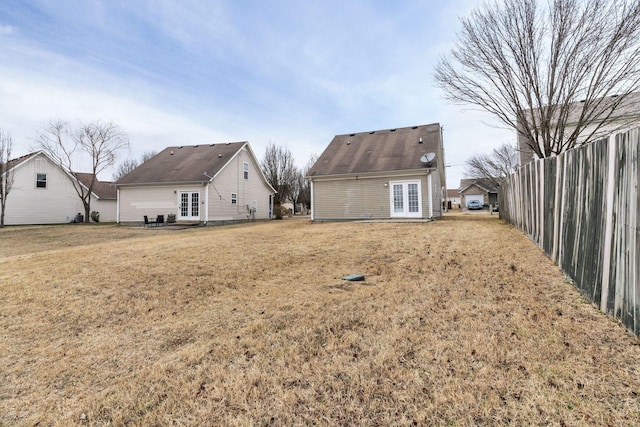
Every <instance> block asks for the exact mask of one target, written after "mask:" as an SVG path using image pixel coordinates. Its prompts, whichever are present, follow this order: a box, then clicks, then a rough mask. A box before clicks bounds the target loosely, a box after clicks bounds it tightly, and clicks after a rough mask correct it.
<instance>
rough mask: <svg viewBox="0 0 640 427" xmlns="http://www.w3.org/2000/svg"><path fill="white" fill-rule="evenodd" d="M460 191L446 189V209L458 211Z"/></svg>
mask: <svg viewBox="0 0 640 427" xmlns="http://www.w3.org/2000/svg"><path fill="white" fill-rule="evenodd" d="M460 206H461V204H460V190H457V189H455V188H453V189H452V188H449V189H447V209H460Z"/></svg>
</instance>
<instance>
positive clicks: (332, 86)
mask: <svg viewBox="0 0 640 427" xmlns="http://www.w3.org/2000/svg"><path fill="white" fill-rule="evenodd" d="M477 3H478V2H477V1H474V0H442V1H429V0H414V1H402V0H398V1H393V2H390V1H385V0H380V1H348V2H345V1H342V0H341V1H332V0H323V1H317V2H316V1H303V0H297V1H293V0H292V1H282V0H272V1H269V0H264V1H257V0H256V1H249V0H246V1H242V0H235V1H232V0H229V1H223V0H217V1H204V0H201V1H189V0H180V1H174V0H165V1H163V0H154V1H151V0H148V1H147V0H132V1H100V0H78V1H70V0H55V1H51V0H40V1H38V0H3V1H2V2H1V3H0V129H2V130H3V131H5V132H9V133H10V134H11V135H12V137H13V140H14V154H15V155H16V156H17V155H22V154H26V153H28V152H30V151H33V150H34V149H36V148H37V147H36V145H35V144H34V142H33V140H34V138H35V137H36V135H37V134H38V132H39V131H40V130H41V129H42V128H43V127H44V126H45V125H46V124H47V123H48V122H49V121H51V120H58V119H60V120H65V121H68V122H70V123H72V124H79V123H80V122H88V121H95V120H102V121H106V122H108V121H112V122H114V123H116V124H118V125H119V126H120V127H121V128H122V129H123V130H124V131H125V132H127V134H128V135H129V138H130V142H131V148H130V149H129V151H128V152H123V153H121V156H120V158H119V159H118V162H120V161H122V160H125V159H126V158H136V159H139V158H140V157H141V156H142V154H143V153H145V152H149V151H160V150H162V149H163V148H165V147H167V146H170V145H195V144H205V143H209V144H210V143H221V142H233V141H249V142H250V144H251V146H252V147H253V149H254V151H255V153H256V155H257V156H258V157H259V158H261V157H262V155H263V153H264V150H265V148H266V146H267V144H268V143H269V142H273V143H275V144H277V145H281V146H284V147H287V148H288V149H289V150H290V151H291V152H292V153H293V156H294V158H295V160H296V163H297V164H298V166H304V165H305V164H306V163H307V161H308V159H309V157H310V156H311V155H312V154H321V153H322V151H323V150H324V148H325V147H326V146H327V145H328V144H329V142H330V141H331V139H332V138H333V136H334V135H336V134H344V133H353V132H364V131H371V130H380V129H389V128H399V127H405V126H414V125H422V124H428V123H436V122H437V123H440V124H441V125H442V126H443V127H444V146H445V160H446V163H447V164H450V165H452V166H451V167H449V168H447V179H448V182H447V186H448V187H449V188H457V187H458V185H459V180H460V178H462V177H463V172H464V167H461V166H457V165H459V164H462V163H464V161H465V160H466V159H467V157H469V156H470V155H471V154H474V153H485V152H486V153H488V152H490V151H491V149H492V148H494V147H496V146H498V145H500V144H502V143H505V142H513V141H515V132H513V131H511V130H507V129H504V128H501V127H498V126H499V124H497V123H496V122H494V121H493V119H492V118H491V117H490V116H488V115H485V114H484V113H482V112H479V111H476V110H475V109H474V108H472V107H469V106H466V107H464V106H459V105H453V104H450V103H449V102H447V101H446V100H445V99H444V96H443V94H442V92H441V91H440V89H438V88H437V87H436V86H435V84H434V80H433V69H434V67H435V64H436V63H437V60H438V58H439V57H440V56H441V55H442V54H445V53H447V52H448V51H449V50H450V49H451V47H452V45H453V43H454V42H455V37H456V32H457V31H458V30H459V28H460V24H459V19H458V17H459V16H466V15H467V14H468V13H469V11H470V9H471V8H472V7H473V6H474V5H476V4H477ZM112 172H113V170H110V171H109V172H108V174H106V176H100V178H101V179H111V174H112Z"/></svg>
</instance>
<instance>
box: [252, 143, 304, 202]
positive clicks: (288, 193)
mask: <svg viewBox="0 0 640 427" xmlns="http://www.w3.org/2000/svg"><path fill="white" fill-rule="evenodd" d="M260 166H261V167H262V172H264V175H265V176H266V177H267V181H269V184H271V186H272V187H273V188H274V189H275V190H276V191H277V194H276V195H275V199H274V204H275V205H276V206H279V205H281V204H282V203H284V202H286V201H287V200H291V201H293V197H292V196H293V193H294V190H295V185H296V177H297V169H296V167H295V164H294V161H293V156H292V155H291V152H290V151H289V150H288V149H286V148H283V147H277V146H276V145H275V144H273V143H271V142H270V143H269V145H267V149H266V150H265V153H264V158H263V159H262V162H261V163H260Z"/></svg>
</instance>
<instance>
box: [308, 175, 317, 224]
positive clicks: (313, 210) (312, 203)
mask: <svg viewBox="0 0 640 427" xmlns="http://www.w3.org/2000/svg"><path fill="white" fill-rule="evenodd" d="M309 182H310V183H311V221H314V220H315V205H316V203H315V199H314V198H313V180H312V179H310V180H309Z"/></svg>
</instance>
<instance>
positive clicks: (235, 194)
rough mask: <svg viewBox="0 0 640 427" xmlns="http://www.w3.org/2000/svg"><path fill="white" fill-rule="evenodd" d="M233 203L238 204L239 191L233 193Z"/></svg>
mask: <svg viewBox="0 0 640 427" xmlns="http://www.w3.org/2000/svg"><path fill="white" fill-rule="evenodd" d="M231 204H232V205H237V204H238V194H237V193H231Z"/></svg>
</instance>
